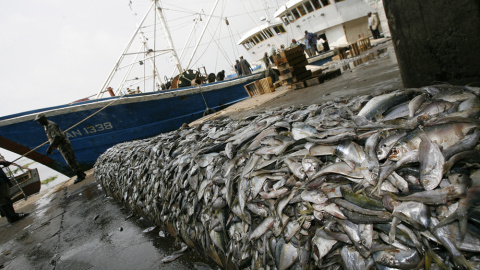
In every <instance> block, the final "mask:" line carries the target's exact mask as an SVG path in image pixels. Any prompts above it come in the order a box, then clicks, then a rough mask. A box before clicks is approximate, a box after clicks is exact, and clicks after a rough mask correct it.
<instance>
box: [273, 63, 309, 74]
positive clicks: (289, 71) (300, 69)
mask: <svg viewBox="0 0 480 270" xmlns="http://www.w3.org/2000/svg"><path fill="white" fill-rule="evenodd" d="M278 71H279V72H280V75H285V74H294V75H296V74H300V73H304V72H305V71H307V68H306V67H305V65H296V66H293V67H287V68H283V69H279V70H278Z"/></svg>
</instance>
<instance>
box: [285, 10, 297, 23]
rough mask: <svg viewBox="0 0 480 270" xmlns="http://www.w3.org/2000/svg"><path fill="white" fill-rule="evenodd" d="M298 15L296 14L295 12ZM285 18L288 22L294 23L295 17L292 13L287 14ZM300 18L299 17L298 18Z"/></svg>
mask: <svg viewBox="0 0 480 270" xmlns="http://www.w3.org/2000/svg"><path fill="white" fill-rule="evenodd" d="M297 14H298V12H297ZM287 18H288V21H289V22H293V21H295V17H294V16H293V15H292V13H287ZM299 18H300V17H299Z"/></svg>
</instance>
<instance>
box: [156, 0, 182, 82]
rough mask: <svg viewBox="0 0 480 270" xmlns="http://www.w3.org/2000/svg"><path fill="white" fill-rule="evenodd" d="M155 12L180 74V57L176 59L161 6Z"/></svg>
mask: <svg viewBox="0 0 480 270" xmlns="http://www.w3.org/2000/svg"><path fill="white" fill-rule="evenodd" d="M154 2H155V4H156V3H157V2H158V0H155V1H154ZM156 13H157V15H158V17H159V18H160V22H161V24H162V27H163V31H164V32H165V37H166V38H167V41H168V45H169V46H170V50H171V51H172V54H173V58H174V59H175V63H176V65H177V69H178V72H179V73H180V74H182V73H183V69H182V66H181V65H180V59H178V55H177V52H176V51H175V47H174V46H173V41H172V36H171V35H170V30H168V28H167V24H166V23H165V17H164V16H163V11H162V8H161V7H157V9H156Z"/></svg>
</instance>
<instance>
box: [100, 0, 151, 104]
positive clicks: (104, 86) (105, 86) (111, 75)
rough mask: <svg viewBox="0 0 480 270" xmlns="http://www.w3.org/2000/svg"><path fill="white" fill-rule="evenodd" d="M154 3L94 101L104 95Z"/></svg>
mask: <svg viewBox="0 0 480 270" xmlns="http://www.w3.org/2000/svg"><path fill="white" fill-rule="evenodd" d="M155 3H156V1H155V2H152V5H151V6H150V8H149V9H148V11H147V13H146V14H145V16H144V17H143V19H142V22H141V23H140V24H139V25H138V27H137V30H135V33H134V34H133V36H132V38H131V39H130V42H128V44H127V46H126V47H125V49H124V50H123V53H122V54H121V55H120V58H119V59H118V61H117V62H116V63H115V66H114V67H113V69H112V71H111V72H110V75H108V78H107V80H106V81H105V83H104V84H103V86H102V88H101V89H100V91H99V92H98V93H97V96H96V97H95V98H96V99H98V98H101V97H102V96H103V93H105V91H106V89H107V87H108V84H109V83H110V82H111V80H112V78H113V75H114V74H115V71H116V70H117V69H118V66H119V65H120V63H121V62H122V60H123V58H124V57H125V54H126V53H127V51H128V50H129V49H130V46H131V45H132V43H133V40H134V39H135V37H136V36H137V33H138V31H139V30H140V28H141V27H142V25H143V23H144V22H145V19H146V18H147V16H148V14H149V13H150V10H151V9H152V7H153V6H154V5H155Z"/></svg>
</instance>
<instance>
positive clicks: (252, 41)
mask: <svg viewBox="0 0 480 270" xmlns="http://www.w3.org/2000/svg"><path fill="white" fill-rule="evenodd" d="M249 41H250V43H252V44H253V45H252V46H255V44H257V43H255V40H253V39H250V40H249Z"/></svg>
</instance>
